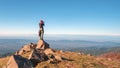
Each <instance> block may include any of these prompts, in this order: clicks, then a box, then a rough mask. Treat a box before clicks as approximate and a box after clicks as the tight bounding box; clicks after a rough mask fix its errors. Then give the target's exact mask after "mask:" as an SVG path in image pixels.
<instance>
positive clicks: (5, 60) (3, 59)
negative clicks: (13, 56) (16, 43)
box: [0, 56, 10, 68]
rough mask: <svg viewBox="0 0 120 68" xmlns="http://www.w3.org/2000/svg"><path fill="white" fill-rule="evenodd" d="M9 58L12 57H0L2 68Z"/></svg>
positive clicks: (0, 66)
mask: <svg viewBox="0 0 120 68" xmlns="http://www.w3.org/2000/svg"><path fill="white" fill-rule="evenodd" d="M9 58H10V57H9V56H8V57H5V58H0V68H2V67H3V66H4V65H5V64H6V63H7V61H8V60H9Z"/></svg>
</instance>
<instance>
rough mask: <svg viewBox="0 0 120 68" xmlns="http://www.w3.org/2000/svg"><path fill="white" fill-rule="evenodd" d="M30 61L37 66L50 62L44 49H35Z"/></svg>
mask: <svg viewBox="0 0 120 68" xmlns="http://www.w3.org/2000/svg"><path fill="white" fill-rule="evenodd" d="M28 59H29V60H30V61H31V62H32V63H33V65H34V66H36V65H37V63H39V62H42V61H46V60H48V57H47V55H45V53H44V50H43V49H35V50H33V51H32V52H31V54H30V56H29V58H28Z"/></svg>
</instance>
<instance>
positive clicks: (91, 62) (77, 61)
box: [36, 52, 120, 68]
mask: <svg viewBox="0 0 120 68" xmlns="http://www.w3.org/2000/svg"><path fill="white" fill-rule="evenodd" d="M57 54H59V55H60V56H62V57H65V58H68V59H71V60H73V61H68V60H63V61H61V62H59V63H54V64H53V63H48V61H44V62H41V63H39V64H38V65H37V66H36V68H45V67H46V68H114V67H115V68H119V67H120V62H118V61H111V60H108V59H105V58H97V57H94V56H89V55H80V54H78V53H75V52H63V53H60V52H58V53H57Z"/></svg>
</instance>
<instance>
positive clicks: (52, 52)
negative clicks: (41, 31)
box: [44, 48, 55, 55]
mask: <svg viewBox="0 0 120 68" xmlns="http://www.w3.org/2000/svg"><path fill="white" fill-rule="evenodd" d="M44 53H45V54H46V55H49V54H54V53H55V50H53V49H51V48H47V49H45V50H44Z"/></svg>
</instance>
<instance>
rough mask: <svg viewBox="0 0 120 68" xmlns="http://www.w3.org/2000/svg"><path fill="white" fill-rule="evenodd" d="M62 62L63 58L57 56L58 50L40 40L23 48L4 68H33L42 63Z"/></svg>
mask: <svg viewBox="0 0 120 68" xmlns="http://www.w3.org/2000/svg"><path fill="white" fill-rule="evenodd" d="M26 56H27V57H26ZM62 60H63V59H62V57H61V56H59V55H57V54H56V50H54V49H51V48H50V47H49V44H48V43H47V42H45V41H44V40H39V41H38V43H37V44H34V43H30V44H27V45H25V46H23V47H22V48H21V49H20V50H18V51H17V52H16V53H15V55H13V56H11V58H10V59H9V61H8V62H7V64H6V66H4V68H32V66H33V67H35V66H36V65H37V64H38V63H40V62H42V61H50V63H57V62H60V61H62Z"/></svg>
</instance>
